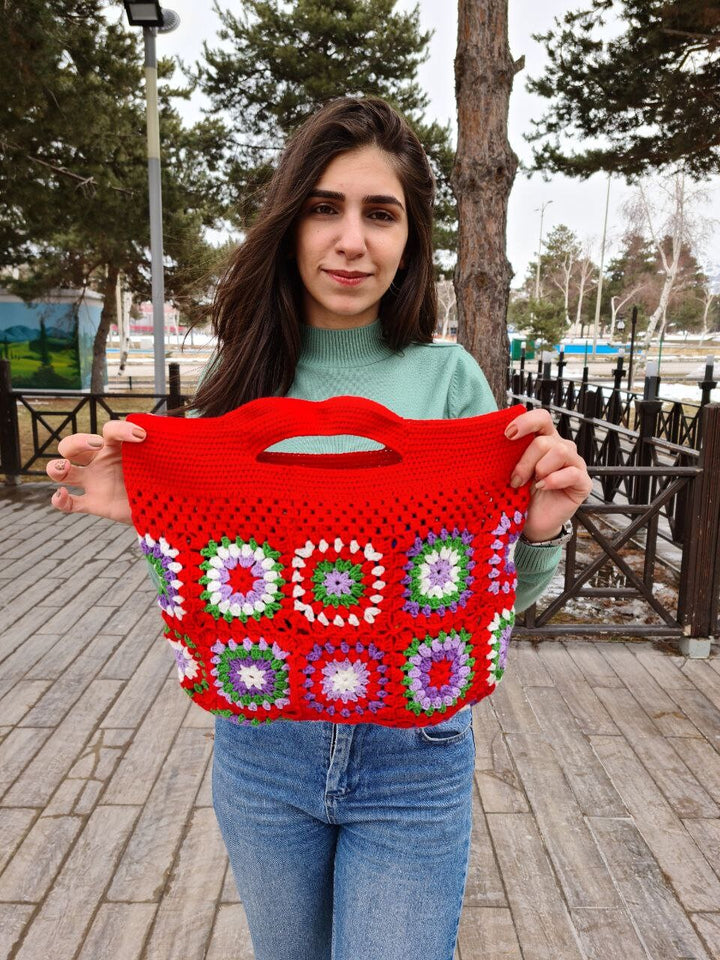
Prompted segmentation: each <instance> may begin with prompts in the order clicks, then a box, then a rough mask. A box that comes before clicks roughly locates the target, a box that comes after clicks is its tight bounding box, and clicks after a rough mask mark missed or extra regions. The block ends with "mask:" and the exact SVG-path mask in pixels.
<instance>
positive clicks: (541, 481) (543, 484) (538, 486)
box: [535, 480, 545, 490]
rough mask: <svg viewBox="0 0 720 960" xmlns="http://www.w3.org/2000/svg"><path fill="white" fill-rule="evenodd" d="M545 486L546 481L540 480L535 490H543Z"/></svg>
mask: <svg viewBox="0 0 720 960" xmlns="http://www.w3.org/2000/svg"><path fill="white" fill-rule="evenodd" d="M544 486H545V481H544V480H538V482H537V483H536V484H535V489H536V490H542V488H543V487H544Z"/></svg>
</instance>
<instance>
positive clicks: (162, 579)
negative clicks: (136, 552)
mask: <svg viewBox="0 0 720 960" xmlns="http://www.w3.org/2000/svg"><path fill="white" fill-rule="evenodd" d="M138 540H139V543H140V549H141V550H142V552H143V556H144V557H145V561H146V562H147V565H148V569H149V572H150V577H151V579H152V581H153V585H154V587H155V589H156V590H157V594H158V599H157V602H158V605H159V607H160V609H161V610H162V611H163V613H167V614H168V616H171V617H176V618H177V619H178V620H182V618H183V616H184V614H185V609H184V607H183V603H184V602H185V601H184V599H183V597H181V596H180V590H182V587H183V582H182V580H180V578H179V574H180V573H181V572H182V565H181V564H180V563H178V562H177V560H176V559H175V557H177V555H178V553H179V551H178V550H175V549H173V548H172V547H171V546H170V544H169V543H168V542H167V540H166V539H165V537H160V538H159V539H158V540H154V539H153V537H151V536H150V534H149V533H146V534H144V536H141V537H138Z"/></svg>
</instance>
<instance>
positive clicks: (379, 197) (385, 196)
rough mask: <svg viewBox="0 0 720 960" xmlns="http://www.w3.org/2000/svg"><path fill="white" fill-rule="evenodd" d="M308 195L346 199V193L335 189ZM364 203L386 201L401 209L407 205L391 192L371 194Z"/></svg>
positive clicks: (327, 198)
mask: <svg viewBox="0 0 720 960" xmlns="http://www.w3.org/2000/svg"><path fill="white" fill-rule="evenodd" d="M308 197H318V198H320V199H322V200H338V201H343V200H345V194H344V193H337V192H336V191H335V190H311V191H310V193H309V194H308ZM362 202H363V203H386V204H390V205H394V206H396V207H400V209H401V210H403V211H404V210H405V207H403V205H402V204H401V203H400V201H399V200H398V198H397V197H394V196H393V195H392V194H391V193H376V194H371V195H370V196H367V197H363V201H362Z"/></svg>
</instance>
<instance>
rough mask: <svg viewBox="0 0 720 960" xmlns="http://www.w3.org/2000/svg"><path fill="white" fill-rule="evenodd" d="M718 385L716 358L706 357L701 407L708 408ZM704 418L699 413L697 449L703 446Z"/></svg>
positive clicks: (696, 421)
mask: <svg viewBox="0 0 720 960" xmlns="http://www.w3.org/2000/svg"><path fill="white" fill-rule="evenodd" d="M717 385H718V382H717V380H716V379H715V357H705V377H704V378H703V379H702V380H701V381H700V382H699V383H698V386H699V387H700V390H701V393H702V397H701V400H700V407H701V408H702V407H705V406H707V404H708V403H710V394H711V393H712V391H713V390H714V389H715V387H716V386H717ZM702 425H703V422H702V416H700V414H699V413H698V416H697V417H696V419H695V440H694V443H695V447H696V449H698V450H699V449H700V447H701V445H702Z"/></svg>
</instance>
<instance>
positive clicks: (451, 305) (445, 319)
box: [435, 280, 456, 339]
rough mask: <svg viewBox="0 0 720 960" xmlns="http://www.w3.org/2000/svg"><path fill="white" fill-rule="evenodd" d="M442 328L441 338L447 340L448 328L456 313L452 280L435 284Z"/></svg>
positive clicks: (439, 281)
mask: <svg viewBox="0 0 720 960" xmlns="http://www.w3.org/2000/svg"><path fill="white" fill-rule="evenodd" d="M435 290H436V291H437V303H438V313H439V317H438V319H439V321H440V324H441V327H440V336H441V337H444V338H445V339H447V335H448V326H449V325H450V321H451V320H452V318H453V316H454V315H455V313H456V304H455V287H454V286H453V284H452V281H451V280H438V282H437V283H436V284H435Z"/></svg>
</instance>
